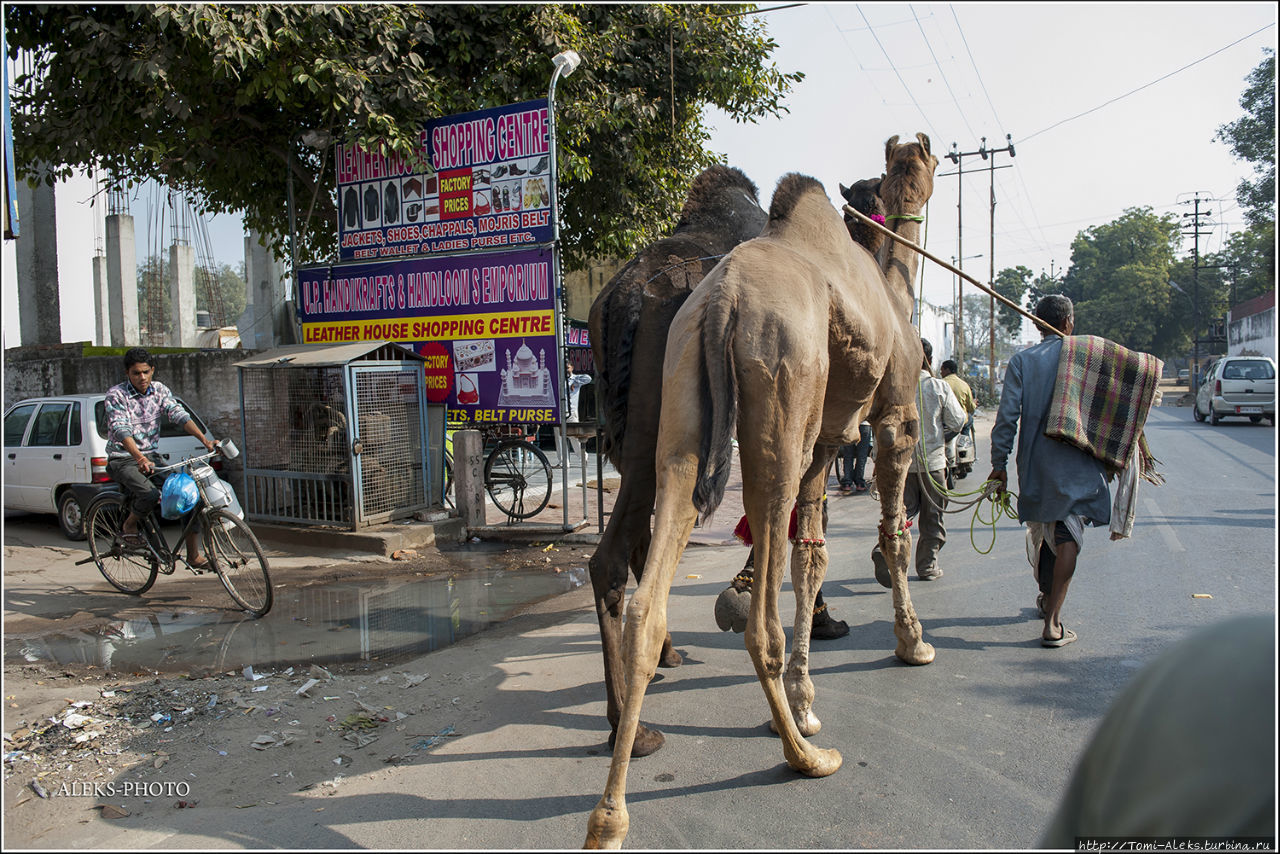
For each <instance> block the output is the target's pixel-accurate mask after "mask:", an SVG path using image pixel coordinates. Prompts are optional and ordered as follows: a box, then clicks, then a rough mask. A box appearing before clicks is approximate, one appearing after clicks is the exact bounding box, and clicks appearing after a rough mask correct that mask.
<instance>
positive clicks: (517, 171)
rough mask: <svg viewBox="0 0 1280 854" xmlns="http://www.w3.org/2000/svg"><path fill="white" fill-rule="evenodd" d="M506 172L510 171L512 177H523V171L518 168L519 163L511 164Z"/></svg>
mask: <svg viewBox="0 0 1280 854" xmlns="http://www.w3.org/2000/svg"><path fill="white" fill-rule="evenodd" d="M508 171H510V172H511V174H512V175H523V174H524V170H523V169H521V168H520V164H519V163H512V164H511V168H510V169H509V170H508Z"/></svg>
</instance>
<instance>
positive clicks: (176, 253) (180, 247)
mask: <svg viewBox="0 0 1280 854" xmlns="http://www.w3.org/2000/svg"><path fill="white" fill-rule="evenodd" d="M169 264H170V265H171V266H170V270H171V271H172V276H171V277H170V280H169V310H170V312H172V317H171V318H170V321H169V344H170V345H171V346H174V347H194V346H196V288H195V272H196V251H195V250H194V249H192V248H191V247H190V246H188V245H186V244H182V243H175V244H173V245H172V246H170V247H169Z"/></svg>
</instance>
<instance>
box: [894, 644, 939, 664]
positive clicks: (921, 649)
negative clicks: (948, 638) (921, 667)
mask: <svg viewBox="0 0 1280 854" xmlns="http://www.w3.org/2000/svg"><path fill="white" fill-rule="evenodd" d="M894 655H896V656H898V658H900V659H902V660H903V661H905V662H906V663H907V664H928V663H929V662H931V661H933V657H934V655H935V652H934V649H933V644H930V643H925V642H924V641H917V642H916V643H915V644H914V645H912V646H907V645H906V644H903V643H900V644H898V648H897V649H896V650H894Z"/></svg>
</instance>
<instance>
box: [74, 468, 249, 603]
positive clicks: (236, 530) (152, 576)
mask: <svg viewBox="0 0 1280 854" xmlns="http://www.w3.org/2000/svg"><path fill="white" fill-rule="evenodd" d="M219 453H222V444H221V443H219V447H218V449H217V450H215V451H213V452H211V453H208V454H203V455H200V456H196V457H190V458H188V459H185V460H183V461H182V462H179V463H175V464H173V465H170V466H162V467H158V468H156V469H155V471H154V473H153V474H156V475H158V474H162V473H164V472H169V471H176V470H179V469H183V470H186V472H187V473H188V474H190V475H191V477H192V479H193V480H195V482H196V486H197V488H198V490H199V493H200V500H199V502H198V503H197V504H196V506H195V508H193V509H192V510H191V511H190V512H188V513H186V514H185V521H184V522H183V524H182V528H181V530H180V531H179V532H178V538H177V539H176V540H175V541H174V543H173V546H172V547H171V546H170V545H169V542H168V541H167V540H166V539H165V536H164V534H163V532H161V530H160V526H159V524H158V523H157V518H156V513H157V512H158V510H157V511H154V512H152V513H151V514H150V515H149V516H147V517H146V518H145V519H143V520H142V523H141V525H140V526H139V531H138V533H139V534H141V535H142V538H141V542H140V543H139V542H127V541H126V537H125V535H124V532H123V530H122V526H123V524H124V520H125V519H126V518H127V517H128V515H129V511H128V509H127V508H126V505H125V498H124V495H123V494H122V493H121V492H120V490H119V487H118V486H117V487H116V488H115V489H112V488H110V487H108V488H107V489H104V490H103V491H102V492H100V493H98V495H97V496H96V497H95V498H94V499H93V500H92V501H91V502H90V503H89V505H88V509H87V510H86V511H85V533H86V534H87V535H88V540H89V557H87V558H85V559H84V560H81V561H77V563H76V565H77V566H79V565H81V564H85V563H89V562H91V561H92V562H93V563H95V564H97V566H98V571H99V572H101V573H102V577H103V578H105V579H106V580H107V581H108V582H109V583H110V584H111V586H112V587H114V588H116V589H117V590H119V591H120V592H121V593H128V594H130V595H134V596H140V595H142V594H143V593H146V592H147V591H148V590H150V589H151V585H153V584H155V583H156V578H157V577H158V575H159V574H161V573H163V574H165V575H172V574H173V573H174V570H176V569H177V565H178V563H179V562H181V563H182V564H183V565H184V566H185V567H186V568H187V569H188V570H189V571H190V572H191V573H192V574H194V575H203V574H205V573H206V572H215V573H217V575H218V580H219V581H221V582H222V586H223V587H224V588H226V591H227V593H228V594H229V595H230V596H231V598H232V599H233V600H235V603H236V604H237V605H239V606H240V607H241V608H243V609H244V610H246V611H248V612H249V613H250V614H252V615H253V616H255V617H261V616H263V615H264V614H266V613H267V612H268V611H270V610H271V604H272V592H271V576H270V574H269V567H268V565H267V559H266V556H264V555H263V553H262V546H260V545H259V544H258V538H257V537H255V536H254V534H253V531H251V530H250V529H249V526H248V525H246V524H245V523H244V521H243V520H242V519H240V517H238V516H236V515H235V514H234V513H232V512H230V511H229V510H227V509H225V508H224V507H222V506H219V504H218V502H216V501H211V499H210V495H209V490H208V488H207V483H206V482H208V483H213V482H215V481H216V480H217V476H216V475H215V474H214V471H213V469H212V468H211V467H210V466H208V465H204V463H205V462H206V461H207V460H209V459H212V458H213V457H214V456H217V455H218V454H219ZM197 520H198V521H199V522H200V523H201V527H202V534H203V547H204V552H205V556H206V557H207V559H208V564H207V565H206V566H192V565H191V564H190V563H189V562H188V561H187V560H186V558H184V557H183V556H182V554H181V551H182V545H183V542H184V540H185V539H186V537H187V535H188V534H189V533H191V531H192V526H193V525H195V524H196V522H197Z"/></svg>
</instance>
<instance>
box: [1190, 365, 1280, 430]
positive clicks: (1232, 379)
mask: <svg viewBox="0 0 1280 854" xmlns="http://www.w3.org/2000/svg"><path fill="white" fill-rule="evenodd" d="M1192 415H1193V416H1194V417H1195V419H1196V420H1197V421H1203V420H1205V419H1206V418H1208V419H1209V423H1211V424H1217V423H1218V421H1220V420H1221V419H1223V418H1248V419H1249V420H1250V421H1252V422H1253V423H1254V424H1257V423H1258V422H1259V421H1261V420H1262V419H1263V418H1265V419H1267V420H1268V421H1270V422H1271V426H1272V427H1274V426H1276V363H1275V362H1273V361H1271V359H1269V358H1267V357H1266V356H1226V357H1225V358H1222V359H1219V360H1218V361H1216V362H1214V363H1213V366H1212V367H1210V368H1209V370H1208V372H1207V373H1206V374H1205V377H1204V381H1203V382H1201V383H1200V388H1199V389H1198V390H1197V391H1196V399H1195V404H1194V405H1193V406H1192Z"/></svg>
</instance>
